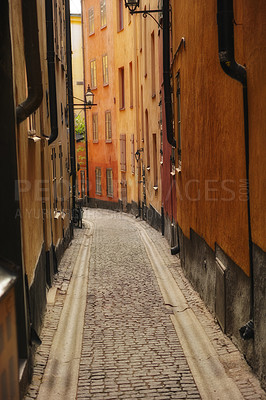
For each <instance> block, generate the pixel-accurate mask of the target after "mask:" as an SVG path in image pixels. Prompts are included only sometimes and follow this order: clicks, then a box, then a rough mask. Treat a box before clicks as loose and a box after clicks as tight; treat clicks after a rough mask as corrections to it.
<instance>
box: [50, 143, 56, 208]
mask: <svg viewBox="0 0 266 400" xmlns="http://www.w3.org/2000/svg"><path fill="white" fill-rule="evenodd" d="M51 159H52V167H53V168H52V170H53V192H54V201H53V206H54V210H57V187H56V185H57V184H56V153H55V149H52V156H51Z"/></svg>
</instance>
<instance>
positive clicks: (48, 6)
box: [45, 0, 58, 145]
mask: <svg viewBox="0 0 266 400" xmlns="http://www.w3.org/2000/svg"><path fill="white" fill-rule="evenodd" d="M45 13H46V40H47V67H48V80H49V105H50V124H51V134H50V137H49V140H48V145H50V144H52V143H53V142H54V141H55V140H56V139H57V137H58V118H57V96H56V79H55V52H54V28H53V3H52V0H46V1H45Z"/></svg>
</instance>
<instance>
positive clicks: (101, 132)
mask: <svg viewBox="0 0 266 400" xmlns="http://www.w3.org/2000/svg"><path fill="white" fill-rule="evenodd" d="M90 8H93V10H94V33H92V34H91V35H90V34H89V25H88V21H89V9H90ZM114 13H115V11H114V9H113V5H112V2H108V1H107V2H106V15H107V23H106V26H104V27H101V26H100V4H99V2H98V1H96V0H93V1H88V0H83V1H82V21H83V45H84V73H85V82H84V87H85V88H87V86H88V84H90V86H91V88H92V89H93V93H94V95H95V97H94V99H95V103H96V104H97V105H96V106H93V107H92V109H91V110H87V111H86V113H87V114H86V122H87V136H88V158H89V197H90V198H95V197H98V195H96V182H95V168H96V167H101V168H102V171H101V177H102V178H101V183H102V187H103V190H102V194H101V195H100V198H101V200H103V201H110V202H117V201H118V190H117V188H118V155H117V153H118V146H119V144H118V141H119V135H118V132H117V124H116V113H115V70H114V63H115V60H114V38H113V25H114V18H115V17H114ZM106 54H107V59H108V80H109V83H108V84H106V85H104V83H103V67H102V65H103V64H102V57H103V55H106ZM91 60H95V61H96V79H97V87H96V88H93V87H92V84H91V75H90V73H91V72H90V61H91ZM106 111H111V123H112V140H111V141H110V142H107V141H106V138H105V112H106ZM93 114H98V140H97V141H93V124H92V119H93ZM106 168H112V170H113V196H112V197H111V196H110V197H109V196H107V193H106V190H104V188H105V187H106Z"/></svg>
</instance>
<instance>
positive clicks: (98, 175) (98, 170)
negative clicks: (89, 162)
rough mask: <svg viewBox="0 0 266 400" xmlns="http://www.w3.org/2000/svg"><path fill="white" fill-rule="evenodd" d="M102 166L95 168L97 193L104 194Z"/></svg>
mask: <svg viewBox="0 0 266 400" xmlns="http://www.w3.org/2000/svg"><path fill="white" fill-rule="evenodd" d="M101 175H102V174H101V168H96V169H95V182H96V194H102V176H101Z"/></svg>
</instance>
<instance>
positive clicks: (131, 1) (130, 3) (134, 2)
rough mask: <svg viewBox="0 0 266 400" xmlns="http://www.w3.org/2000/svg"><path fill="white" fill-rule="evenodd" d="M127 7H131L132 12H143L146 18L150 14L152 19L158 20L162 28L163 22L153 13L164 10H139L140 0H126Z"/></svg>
mask: <svg viewBox="0 0 266 400" xmlns="http://www.w3.org/2000/svg"><path fill="white" fill-rule="evenodd" d="M125 7H126V8H128V9H129V12H130V14H143V17H144V18H146V17H147V16H148V15H149V16H150V17H152V19H153V20H154V21H155V22H156V24H157V25H158V26H159V27H160V28H162V26H161V24H160V23H159V22H158V21H157V20H156V19H155V18H154V17H153V15H151V14H152V13H159V12H163V10H143V11H142V10H138V11H136V10H137V8H138V7H139V0H125Z"/></svg>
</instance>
